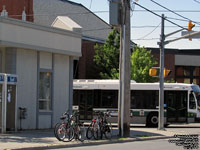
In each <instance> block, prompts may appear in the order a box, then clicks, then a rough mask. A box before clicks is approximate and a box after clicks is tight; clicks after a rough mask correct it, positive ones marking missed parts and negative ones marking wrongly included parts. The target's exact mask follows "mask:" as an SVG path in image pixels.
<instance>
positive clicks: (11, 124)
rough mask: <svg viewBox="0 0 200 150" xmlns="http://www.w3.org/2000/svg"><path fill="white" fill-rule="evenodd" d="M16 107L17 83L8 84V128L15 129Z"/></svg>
mask: <svg viewBox="0 0 200 150" xmlns="http://www.w3.org/2000/svg"><path fill="white" fill-rule="evenodd" d="M15 109H16V85H8V86H7V113H6V128H7V130H11V131H13V130H15V111H16V110H15Z"/></svg>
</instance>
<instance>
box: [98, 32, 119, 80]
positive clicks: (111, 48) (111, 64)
mask: <svg viewBox="0 0 200 150" xmlns="http://www.w3.org/2000/svg"><path fill="white" fill-rule="evenodd" d="M94 48H95V52H96V55H95V56H94V62H95V64H96V65H97V66H98V67H99V68H100V70H101V72H100V76H101V78H103V79H117V78H118V75H119V48H120V35H119V33H118V32H117V30H115V29H114V30H113V31H112V32H111V33H110V34H109V35H108V39H107V40H106V42H105V44H104V46H102V45H97V44H96V45H95V47H94Z"/></svg>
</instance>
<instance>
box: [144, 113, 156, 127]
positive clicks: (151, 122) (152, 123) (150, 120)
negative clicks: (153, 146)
mask: <svg viewBox="0 0 200 150" xmlns="http://www.w3.org/2000/svg"><path fill="white" fill-rule="evenodd" d="M146 125H147V127H158V113H150V114H149V115H148V117H147V124H146Z"/></svg>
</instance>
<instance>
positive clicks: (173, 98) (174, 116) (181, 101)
mask: <svg viewBox="0 0 200 150" xmlns="http://www.w3.org/2000/svg"><path fill="white" fill-rule="evenodd" d="M165 103H166V104H167V114H166V117H167V122H168V123H173V122H174V123H175V122H177V123H179V122H187V92H186V91H165Z"/></svg>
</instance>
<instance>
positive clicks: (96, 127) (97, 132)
mask: <svg viewBox="0 0 200 150" xmlns="http://www.w3.org/2000/svg"><path fill="white" fill-rule="evenodd" d="M100 136H101V130H100V129H99V125H98V124H97V123H95V124H94V126H93V137H94V139H95V140H98V139H99V138H100Z"/></svg>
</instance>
